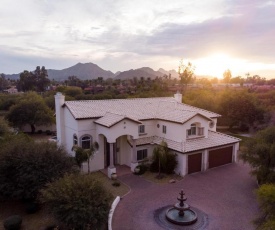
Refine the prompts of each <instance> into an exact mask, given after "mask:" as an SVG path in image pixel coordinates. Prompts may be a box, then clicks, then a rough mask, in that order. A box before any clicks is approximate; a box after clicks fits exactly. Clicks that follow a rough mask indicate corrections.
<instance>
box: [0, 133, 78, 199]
mask: <svg viewBox="0 0 275 230" xmlns="http://www.w3.org/2000/svg"><path fill="white" fill-rule="evenodd" d="M0 143H1V148H0V196H1V197H7V198H12V199H35V198H36V197H37V194H38V191H39V190H40V189H41V188H43V187H44V186H45V185H46V184H47V183H49V182H51V181H53V180H55V179H57V178H59V177H62V176H63V175H64V174H65V173H69V172H73V171H75V170H76V168H75V161H74V160H73V159H72V158H70V157H69V156H68V155H67V152H66V151H65V150H64V149H63V148H61V147H57V146H56V144H55V143H50V142H34V141H33V140H32V139H30V137H28V136H27V135H24V134H18V135H16V136H14V135H10V136H8V137H6V138H5V139H4V140H1V142H0Z"/></svg>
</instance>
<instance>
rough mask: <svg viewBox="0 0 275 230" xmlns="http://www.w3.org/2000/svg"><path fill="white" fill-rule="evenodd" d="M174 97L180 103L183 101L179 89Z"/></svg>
mask: <svg viewBox="0 0 275 230" xmlns="http://www.w3.org/2000/svg"><path fill="white" fill-rule="evenodd" d="M174 98H175V100H176V101H177V102H178V103H182V94H181V93H179V91H177V93H176V94H174Z"/></svg>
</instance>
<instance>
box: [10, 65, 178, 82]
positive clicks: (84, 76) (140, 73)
mask: <svg viewBox="0 0 275 230" xmlns="http://www.w3.org/2000/svg"><path fill="white" fill-rule="evenodd" d="M47 71H48V76H49V79H54V80H57V81H59V80H66V79H67V78H68V77H69V76H77V77H78V78H79V79H81V80H91V79H96V78H98V77H103V79H107V78H114V79H121V80H125V79H132V78H134V77H137V78H140V77H144V78H145V79H147V78H151V79H155V78H156V77H162V76H163V75H167V76H169V74H171V77H172V78H178V73H177V72H176V71H175V70H170V71H166V70H164V69H162V68H160V69H159V70H158V71H155V70H153V69H151V68H149V67H142V68H138V69H131V70H127V71H122V72H120V71H119V72H116V73H113V72H111V71H108V70H104V69H102V68H100V67H99V66H98V65H96V64H93V63H77V64H76V65H74V66H71V67H69V68H65V69H62V70H55V69H47ZM5 76H6V78H10V79H19V76H20V73H19V74H5Z"/></svg>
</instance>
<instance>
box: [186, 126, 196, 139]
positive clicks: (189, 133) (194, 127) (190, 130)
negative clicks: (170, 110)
mask: <svg viewBox="0 0 275 230" xmlns="http://www.w3.org/2000/svg"><path fill="white" fill-rule="evenodd" d="M196 131H197V127H196V124H191V128H190V129H188V130H187V135H188V136H192V135H196Z"/></svg>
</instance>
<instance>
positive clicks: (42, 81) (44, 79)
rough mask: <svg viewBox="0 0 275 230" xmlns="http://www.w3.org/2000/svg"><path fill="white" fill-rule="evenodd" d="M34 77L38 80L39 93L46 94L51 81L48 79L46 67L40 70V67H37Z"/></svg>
mask: <svg viewBox="0 0 275 230" xmlns="http://www.w3.org/2000/svg"><path fill="white" fill-rule="evenodd" d="M34 75H35V78H36V88H37V91H38V92H44V91H45V90H46V88H47V86H49V85H50V80H49V78H48V72H47V70H46V69H45V67H44V66H42V68H41V69H40V66H37V67H36V69H35V71H34Z"/></svg>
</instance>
